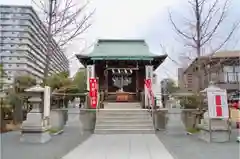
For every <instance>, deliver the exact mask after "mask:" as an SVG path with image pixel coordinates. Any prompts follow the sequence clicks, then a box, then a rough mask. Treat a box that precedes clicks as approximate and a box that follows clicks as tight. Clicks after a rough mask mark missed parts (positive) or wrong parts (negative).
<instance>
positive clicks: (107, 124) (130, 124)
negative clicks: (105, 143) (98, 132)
mask: <svg viewBox="0 0 240 159" xmlns="http://www.w3.org/2000/svg"><path fill="white" fill-rule="evenodd" d="M104 125H105V126H117V125H119V126H125V125H126V126H142V125H148V126H152V125H153V123H152V122H151V121H145V122H141V123H140V122H138V123H137V122H119V121H118V122H97V123H96V126H104Z"/></svg>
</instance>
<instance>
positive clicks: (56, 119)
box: [50, 109, 65, 131]
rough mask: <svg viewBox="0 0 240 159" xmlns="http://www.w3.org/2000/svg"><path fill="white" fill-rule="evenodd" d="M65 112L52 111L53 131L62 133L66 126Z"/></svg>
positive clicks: (51, 123)
mask: <svg viewBox="0 0 240 159" xmlns="http://www.w3.org/2000/svg"><path fill="white" fill-rule="evenodd" d="M64 113H65V112H64V110H57V109H56V110H51V113H50V125H51V129H53V130H56V131H61V130H63V128H64V125H65V120H64V119H65V118H64Z"/></svg>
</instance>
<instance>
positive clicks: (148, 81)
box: [145, 79, 154, 106]
mask: <svg viewBox="0 0 240 159" xmlns="http://www.w3.org/2000/svg"><path fill="white" fill-rule="evenodd" d="M145 86H146V87H147V91H148V92H147V95H148V99H150V100H151V105H152V106H153V105H154V95H153V91H152V81H151V80H150V79H147V80H145Z"/></svg>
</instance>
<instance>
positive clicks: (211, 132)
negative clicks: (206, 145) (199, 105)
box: [198, 125, 229, 142]
mask: <svg viewBox="0 0 240 159" xmlns="http://www.w3.org/2000/svg"><path fill="white" fill-rule="evenodd" d="M198 128H199V129H200V132H199V134H198V137H199V139H202V140H204V141H207V142H227V141H229V131H228V129H226V128H223V127H214V128H211V129H210V128H209V127H208V125H201V126H198Z"/></svg>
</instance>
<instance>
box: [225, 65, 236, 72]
mask: <svg viewBox="0 0 240 159" xmlns="http://www.w3.org/2000/svg"><path fill="white" fill-rule="evenodd" d="M233 68H234V67H233V66H224V67H223V72H234V71H233V70H234V69H233Z"/></svg>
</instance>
